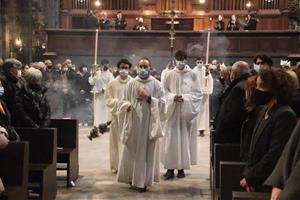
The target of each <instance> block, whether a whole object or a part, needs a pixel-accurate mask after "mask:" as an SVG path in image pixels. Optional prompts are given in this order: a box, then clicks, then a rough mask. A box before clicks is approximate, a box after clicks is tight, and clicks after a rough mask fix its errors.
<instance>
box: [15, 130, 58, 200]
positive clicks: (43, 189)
mask: <svg viewBox="0 0 300 200" xmlns="http://www.w3.org/2000/svg"><path fill="white" fill-rule="evenodd" d="M16 131H17V133H18V134H19V135H20V138H21V140H22V141H28V142H29V188H30V189H32V190H33V191H34V192H37V193H38V194H39V195H40V199H41V200H54V199H55V198H56V192H57V184H56V148H57V132H56V129H55V128H43V129H34V128H17V129H16Z"/></svg>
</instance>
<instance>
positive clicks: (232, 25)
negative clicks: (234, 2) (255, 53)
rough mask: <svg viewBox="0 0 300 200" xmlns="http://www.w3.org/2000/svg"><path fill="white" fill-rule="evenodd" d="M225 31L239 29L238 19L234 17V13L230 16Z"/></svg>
mask: <svg viewBox="0 0 300 200" xmlns="http://www.w3.org/2000/svg"><path fill="white" fill-rule="evenodd" d="M226 30H227V31H238V30H240V21H239V20H237V19H236V16H235V15H231V18H230V20H229V22H228V24H227V28H226Z"/></svg>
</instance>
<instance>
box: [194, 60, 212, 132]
mask: <svg viewBox="0 0 300 200" xmlns="http://www.w3.org/2000/svg"><path fill="white" fill-rule="evenodd" d="M193 71H194V72H195V73H196V74H197V77H198V79H199V82H200V85H199V87H200V88H201V90H202V93H203V99H202V106H201V111H200V112H199V115H198V117H197V120H196V122H197V131H198V132H199V133H200V136H201V137H203V136H204V131H209V128H210V127H209V121H210V117H209V95H211V94H212V93H213V84H214V81H213V78H212V75H211V73H210V70H209V67H208V65H205V64H204V62H203V60H202V59H201V58H197V60H196V66H195V67H194V69H193Z"/></svg>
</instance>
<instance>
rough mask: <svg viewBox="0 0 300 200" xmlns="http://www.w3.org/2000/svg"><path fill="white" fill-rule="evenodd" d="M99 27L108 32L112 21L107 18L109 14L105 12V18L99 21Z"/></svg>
mask: <svg viewBox="0 0 300 200" xmlns="http://www.w3.org/2000/svg"><path fill="white" fill-rule="evenodd" d="M99 25H100V28H101V29H102V30H108V29H109V28H110V21H109V19H108V18H107V12H103V16H102V18H101V19H100V21H99Z"/></svg>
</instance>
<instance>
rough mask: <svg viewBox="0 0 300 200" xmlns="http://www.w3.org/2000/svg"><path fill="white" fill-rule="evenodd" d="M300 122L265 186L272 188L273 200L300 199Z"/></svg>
mask: <svg viewBox="0 0 300 200" xmlns="http://www.w3.org/2000/svg"><path fill="white" fill-rule="evenodd" d="M299 181H300V121H298V124H297V126H296V128H295V129H294V131H293V133H292V135H291V137H290V139H289V141H288V143H287V144H286V146H285V147H284V150H283V152H282V154H281V156H280V158H279V161H278V163H277V165H276V167H275V169H274V170H273V172H272V174H271V175H270V176H269V177H268V179H267V180H266V182H265V185H268V186H272V187H273V189H272V195H271V196H272V199H274V200H279V199H280V200H290V199H298V198H299V197H300V190H299Z"/></svg>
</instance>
